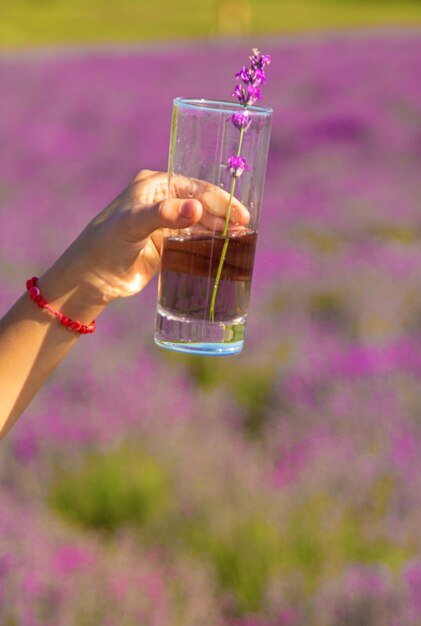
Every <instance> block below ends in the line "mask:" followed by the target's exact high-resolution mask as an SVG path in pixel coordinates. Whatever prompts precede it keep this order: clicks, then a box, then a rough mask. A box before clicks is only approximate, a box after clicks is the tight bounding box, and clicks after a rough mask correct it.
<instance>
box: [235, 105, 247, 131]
mask: <svg viewBox="0 0 421 626" xmlns="http://www.w3.org/2000/svg"><path fill="white" fill-rule="evenodd" d="M231 122H232V123H233V124H234V126H235V128H238V130H241V129H244V130H247V129H248V127H249V126H250V124H251V118H250V116H249V114H248V111H247V110H246V109H245V110H244V113H233V115H232V116H231Z"/></svg>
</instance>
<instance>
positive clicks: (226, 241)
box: [209, 128, 244, 322]
mask: <svg viewBox="0 0 421 626" xmlns="http://www.w3.org/2000/svg"><path fill="white" fill-rule="evenodd" d="M243 136H244V128H242V129H241V130H240V139H239V142H238V149H237V156H240V153H241V147H242V144H243ZM236 182H237V179H236V177H235V176H233V177H232V181H231V189H230V196H229V200H228V207H227V213H226V216H225V225H224V230H223V231H222V237H224V245H223V247H222V252H221V258H220V259H219V265H218V270H217V272H216V277H215V282H214V285H213V289H212V299H211V303H210V308H209V319H210V321H211V322H214V321H215V302H216V294H217V293H218V286H219V281H220V279H221V274H222V268H223V265H224V261H225V256H226V254H227V248H228V244H229V238H228V237H227V233H228V226H229V221H230V213H231V206H232V199H233V197H234V191H235V183H236Z"/></svg>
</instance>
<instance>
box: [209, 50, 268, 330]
mask: <svg viewBox="0 0 421 626" xmlns="http://www.w3.org/2000/svg"><path fill="white" fill-rule="evenodd" d="M249 58H250V67H249V68H246V67H245V66H243V67H242V68H241V70H240V71H239V72H237V73H236V74H235V78H236V79H237V80H238V81H241V82H242V83H243V84H242V85H241V84H239V85H236V86H235V89H234V91H233V93H232V95H233V96H235V97H236V98H237V99H238V101H239V103H240V104H242V105H243V107H244V111H243V112H241V113H234V114H233V115H232V116H231V122H232V123H233V125H234V126H235V128H237V129H238V130H239V131H240V138H239V142H238V149H237V154H235V155H233V156H231V157H230V158H229V159H228V161H227V169H228V171H229V173H230V176H231V189H230V195H229V200H228V208H227V213H226V216H225V225H224V230H223V232H222V236H223V238H224V245H223V247H222V252H221V258H220V259H219V265H218V270H217V272H216V278H215V282H214V285H213V290H212V299H211V304H210V310H209V318H210V320H211V321H212V322H214V321H215V301H216V294H217V292H218V286H219V281H220V279H221V274H222V268H223V266H224V262H225V256H226V253H227V248H228V243H229V238H228V236H227V234H228V226H229V220H230V213H231V205H232V199H233V197H234V191H235V184H236V181H237V179H238V178H239V177H240V176H242V174H243V173H244V171H248V170H249V169H250V168H249V165H248V163H247V161H246V159H245V157H243V156H241V148H242V145H243V137H244V133H245V132H246V131H247V130H248V129H249V128H250V125H251V117H250V115H249V112H248V111H247V107H248V106H252V105H253V104H255V103H256V102H257V101H258V100H260V99H261V97H262V92H261V89H260V85H263V84H264V83H265V82H266V74H265V69H264V68H265V66H266V65H269V63H270V61H271V58H270V55H269V54H261V53H260V52H259V50H258V49H257V48H253V50H252V55H251V57H249Z"/></svg>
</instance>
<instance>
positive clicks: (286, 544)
mask: <svg viewBox="0 0 421 626" xmlns="http://www.w3.org/2000/svg"><path fill="white" fill-rule="evenodd" d="M253 45H258V46H259V47H260V48H261V49H262V51H264V52H265V53H270V54H271V55H272V60H273V62H272V64H271V66H270V67H269V68H268V83H267V85H265V92H264V100H263V102H262V103H263V104H267V105H269V106H272V107H273V108H274V110H275V116H274V121H273V133H272V142H271V149H270V156H269V163H268V172H267V183H266V190H265V197H264V206H263V214H262V218H261V231H260V234H259V243H258V250H257V261H256V263H257V264H256V270H255V275H254V279H253V291H252V301H251V312H250V316H249V322H248V332H247V338H246V347H245V350H244V352H243V353H242V354H241V355H240V356H238V357H231V358H225V359H212V358H205V357H191V358H189V357H187V356H181V355H174V354H171V353H169V352H168V353H167V352H165V351H163V350H160V349H159V348H157V347H155V345H154V343H153V339H152V337H153V326H154V315H155V300H156V282H154V283H153V284H152V285H150V286H149V287H148V288H147V289H146V291H145V292H143V293H142V294H140V295H139V296H135V297H133V298H131V299H127V300H125V301H121V302H118V303H114V304H113V305H112V306H111V307H110V308H109V310H107V311H105V312H104V313H103V314H102V316H101V317H100V318H99V319H98V321H97V332H96V333H95V335H94V336H89V337H83V338H82V339H81V340H80V341H79V343H78V345H77V347H76V349H75V351H74V352H73V353H72V354H71V356H70V358H68V359H67V360H66V361H65V362H64V363H62V364H61V366H60V368H59V370H58V371H57V372H56V374H55V375H54V377H53V378H52V379H51V381H50V382H49V384H48V385H47V386H46V387H45V388H44V389H43V390H42V391H41V393H40V394H39V396H38V397H37V398H36V400H35V401H34V402H33V404H32V405H31V406H30V407H29V408H28V409H27V411H26V413H25V414H24V415H23V416H22V418H21V420H20V422H19V423H18V424H17V425H16V427H15V428H14V429H13V430H12V431H11V432H10V434H9V435H8V436H7V437H6V439H5V440H4V441H3V442H2V444H1V451H0V624H1V626H46V625H48V626H210V625H212V626H419V624H421V534H420V528H421V211H420V209H421V82H420V80H419V68H420V65H421V34H420V33H418V34H417V33H416V32H412V33H410V32H407V33H404V32H396V33H392V32H390V33H386V32H384V33H377V34H374V33H369V32H367V33H361V34H355V35H352V36H350V35H344V34H342V35H341V36H339V35H338V36H333V35H332V36H330V37H329V38H327V39H323V38H317V37H308V38H305V37H302V38H296V39H285V40H282V39H280V40H274V39H270V40H267V41H265V40H262V41H257V42H253ZM249 47H251V46H248V45H247V46H246V45H244V46H243V45H242V46H239V45H237V46H235V47H234V46H232V47H230V46H228V45H227V44H219V45H218V44H217V43H213V44H188V45H187V44H186V45H185V47H178V49H176V48H175V47H174V48H170V47H168V48H165V47H162V46H161V47H159V46H156V45H155V46H153V47H152V48H151V49H150V50H148V49H146V48H144V49H143V48H142V49H138V50H136V49H133V50H132V51H123V50H120V51H119V52H116V51H114V52H112V51H110V52H107V51H97V52H95V51H94V50H92V51H90V52H80V53H66V54H65V53H60V54H59V53H57V54H56V55H54V54H53V53H50V54H49V55H46V54H45V55H43V54H39V55H38V56H37V55H32V56H31V55H30V54H29V53H28V54H27V55H26V56H25V55H20V56H18V55H16V56H14V57H13V56H9V57H3V58H0V86H1V98H0V229H1V249H0V268H1V275H2V288H1V290H0V306H1V310H2V311H6V310H7V308H8V306H10V305H11V304H12V302H13V301H14V299H15V298H17V297H18V296H19V295H20V294H21V293H22V291H23V290H24V284H25V280H26V279H27V278H28V277H30V276H33V275H34V274H35V275H39V274H40V273H42V272H43V271H44V270H45V269H46V268H47V267H48V265H49V264H50V263H51V262H52V261H53V260H55V258H56V256H57V255H58V254H59V253H61V251H62V250H63V249H64V248H65V247H66V246H67V244H69V243H70V242H71V241H72V240H73V239H74V237H75V236H76V235H77V234H78V233H79V231H80V230H81V229H82V228H83V226H84V225H85V224H86V223H87V221H88V220H89V219H91V217H93V216H94V215H95V214H96V213H97V212H98V211H99V210H101V209H102V208H103V207H104V206H105V205H106V204H108V202H109V201H110V200H111V199H112V198H113V197H114V196H115V195H117V193H118V192H119V191H120V189H121V188H122V187H123V186H125V185H126V184H127V183H128V182H129V181H130V179H131V178H132V177H133V176H134V175H135V174H136V173H137V171H138V170H140V169H142V168H145V167H147V168H150V169H155V168H157V169H165V167H166V161H167V152H168V139H169V131H170V114H171V105H172V99H173V97H175V96H191V97H195V96H198V97H210V98H229V97H230V95H231V92H232V89H233V85H234V78H233V75H234V73H235V72H236V71H237V70H238V69H239V68H240V67H241V66H242V65H243V64H244V63H245V62H246V60H247V55H248V53H249Z"/></svg>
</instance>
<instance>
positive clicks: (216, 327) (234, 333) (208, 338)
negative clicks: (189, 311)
mask: <svg viewBox="0 0 421 626" xmlns="http://www.w3.org/2000/svg"><path fill="white" fill-rule="evenodd" d="M245 327H246V320H245V317H242V318H239V319H236V320H233V321H230V322H211V321H209V320H199V319H191V318H188V317H177V316H174V315H171V314H169V313H168V312H167V311H165V310H164V309H162V308H161V307H158V310H157V315H156V330H155V343H156V344H157V345H158V346H160V347H161V348H166V349H167V350H175V351H176V352H184V353H189V354H202V355H204V356H227V355H230V354H238V353H239V352H241V350H242V348H243V345H244V332H245Z"/></svg>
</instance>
